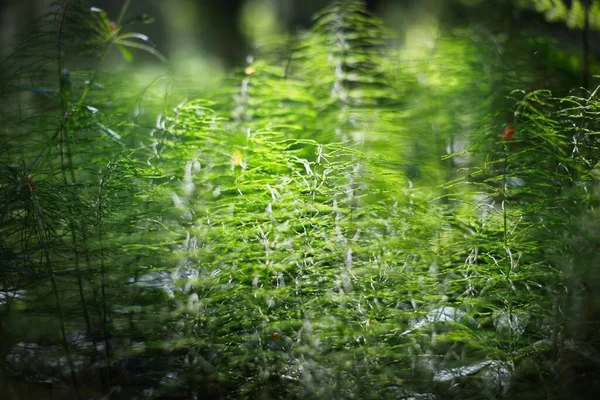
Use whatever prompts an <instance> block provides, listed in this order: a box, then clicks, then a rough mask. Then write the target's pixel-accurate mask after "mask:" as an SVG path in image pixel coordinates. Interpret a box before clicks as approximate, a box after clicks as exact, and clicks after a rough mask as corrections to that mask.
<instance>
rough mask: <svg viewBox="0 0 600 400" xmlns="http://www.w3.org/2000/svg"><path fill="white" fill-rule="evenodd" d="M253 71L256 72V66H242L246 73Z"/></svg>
mask: <svg viewBox="0 0 600 400" xmlns="http://www.w3.org/2000/svg"><path fill="white" fill-rule="evenodd" d="M255 72H256V68H254V67H251V66H248V67H246V68H244V73H245V74H246V75H252V74H253V73H255Z"/></svg>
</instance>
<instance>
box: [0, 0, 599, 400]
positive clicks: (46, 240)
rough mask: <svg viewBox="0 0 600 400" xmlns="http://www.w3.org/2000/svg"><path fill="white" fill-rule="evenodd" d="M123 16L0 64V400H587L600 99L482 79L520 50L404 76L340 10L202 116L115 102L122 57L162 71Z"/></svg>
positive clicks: (352, 16)
mask: <svg viewBox="0 0 600 400" xmlns="http://www.w3.org/2000/svg"><path fill="white" fill-rule="evenodd" d="M128 4H129V1H126V2H125V6H124V7H123V10H122V12H121V14H120V15H119V16H118V17H117V18H116V20H114V21H113V20H111V19H110V17H109V16H108V15H107V14H106V13H105V12H104V11H102V10H99V9H96V8H92V9H89V8H88V7H87V6H86V5H85V4H84V2H79V1H59V2H57V3H56V10H55V11H53V12H52V13H51V14H49V15H48V16H46V18H45V19H43V22H45V23H46V24H47V25H43V26H46V27H49V28H48V29H50V31H51V34H48V33H47V32H48V31H42V33H40V34H33V35H31V36H30V37H28V38H27V40H26V42H25V44H24V45H23V47H22V48H19V49H17V51H16V52H15V55H13V57H9V59H8V60H7V61H6V65H7V68H8V69H7V70H9V71H11V75H10V76H9V77H8V78H7V79H6V82H4V85H3V92H2V95H3V97H2V100H1V101H0V113H2V119H3V121H6V123H4V124H3V126H2V127H0V140H1V143H0V145H1V146H2V147H3V148H5V149H7V150H8V151H5V152H3V153H2V154H1V155H0V163H1V164H2V173H1V174H0V220H1V224H0V255H1V258H0V318H1V325H0V360H1V361H0V366H1V369H0V379H2V381H3V383H2V385H3V386H0V388H1V389H0V390H2V391H3V392H5V393H8V394H9V396H12V397H11V398H15V399H19V398H27V396H28V395H34V393H35V392H34V390H37V389H33V388H29V389H28V390H29V391H28V392H24V393H26V394H22V391H23V390H25V389H23V388H22V387H21V386H19V384H18V382H19V381H18V379H24V380H27V381H29V382H35V383H36V384H39V385H40V389H39V390H40V391H42V390H45V389H42V388H41V387H42V386H41V385H42V384H47V385H50V386H51V387H52V388H53V389H52V393H53V394H52V396H55V397H56V398H74V397H73V396H79V397H80V398H99V397H98V396H104V397H103V398H310V399H312V398H314V399H319V398H324V397H327V396H331V397H333V398H340V399H346V398H348V399H351V398H356V399H369V398H373V399H381V398H390V399H391V398H423V399H425V398H427V399H449V398H457V399H458V398H460V399H467V398H470V399H480V398H492V399H494V398H523V399H525V398H527V399H529V398H532V399H533V398H561V397H564V396H567V395H568V394H572V391H573V390H574V389H573V388H578V389H577V390H578V391H577V393H576V395H577V396H579V397H577V398H586V397H585V396H587V395H590V394H592V393H594V392H595V391H596V390H598V385H599V384H600V380H598V379H596V378H594V379H589V378H588V377H589V376H591V375H593V374H595V373H597V372H598V363H599V362H600V361H599V360H600V357H599V355H598V353H597V345H598V334H597V333H596V332H597V331H598V330H597V329H596V328H597V325H598V323H597V318H596V317H595V314H596V313H597V312H598V311H597V310H598V307H597V305H596V304H595V303H594V298H593V291H594V290H597V288H600V282H598V281H597V277H596V274H595V273H594V271H593V267H594V265H595V262H596V261H597V259H598V252H597V247H598V243H597V235H595V233H597V226H596V225H597V222H598V221H599V216H598V215H597V214H598V213H597V210H596V208H597V203H598V178H599V174H598V173H599V169H598V168H599V167H598V162H599V154H600V153H599V152H598V139H597V135H598V132H599V125H600V123H599V122H598V118H597V116H598V112H599V110H600V100H599V99H598V91H597V89H596V90H594V91H591V92H590V91H587V90H585V89H578V90H574V91H572V92H570V93H569V94H567V95H566V96H563V97H556V96H554V95H553V94H552V92H551V91H550V90H528V91H522V90H518V89H519V88H518V87H509V86H508V85H501V84H500V83H499V81H500V80H501V79H500V78H498V76H500V77H504V75H502V71H500V72H498V75H494V74H495V72H493V71H494V68H497V64H495V60H494V58H493V57H489V54H490V52H494V51H498V52H500V51H504V50H507V51H509V50H510V51H514V50H515V49H514V48H510V47H509V44H507V43H505V42H502V41H489V42H486V41H484V40H482V41H480V42H477V41H473V40H469V39H468V38H469V35H468V33H464V34H463V35H456V36H454V37H453V36H451V35H447V36H443V37H441V38H439V40H438V41H437V42H436V43H435V46H432V47H431V54H429V55H427V56H423V57H422V58H417V59H413V58H411V53H410V52H411V48H410V46H408V45H407V46H398V43H397V41H396V40H395V39H394V36H393V34H392V33H391V32H389V31H388V30H386V28H385V27H384V25H383V24H382V23H381V22H380V21H379V20H377V19H376V18H374V17H372V16H371V15H369V14H368V13H367V12H366V11H365V9H364V6H363V4H362V3H360V2H355V1H341V2H336V3H335V4H333V5H332V6H330V7H328V8H326V9H324V10H323V11H322V12H321V13H320V14H319V15H317V16H316V18H315V23H314V27H313V28H312V29H311V30H310V31H309V32H307V33H305V34H302V35H298V37H297V38H296V39H295V40H294V42H293V43H294V45H293V49H292V51H287V52H285V53H282V52H281V51H280V50H281V49H280V47H279V46H280V45H281V43H277V44H275V45H273V47H267V48H262V49H258V50H257V54H256V55H255V56H254V57H249V59H248V64H247V65H246V66H245V67H244V69H243V70H239V71H235V72H233V73H231V75H229V77H228V78H227V79H225V81H224V82H223V84H222V85H221V86H219V88H217V89H215V90H214V91H211V92H208V93H202V97H201V98H195V99H188V100H184V99H182V98H178V95H177V93H175V92H173V91H172V90H171V88H172V87H173V84H172V83H170V82H169V81H170V80H172V79H176V77H175V78H168V77H164V76H159V77H157V78H155V79H153V80H151V81H150V82H149V83H146V84H145V85H140V87H138V88H135V87H132V88H131V90H128V91H127V93H122V92H121V93H118V95H117V92H116V91H117V88H118V87H120V86H121V85H123V84H124V82H126V81H132V79H131V75H130V74H131V72H130V70H128V69H123V70H120V71H117V72H116V73H113V72H111V71H110V69H108V68H106V67H105V66H104V65H105V63H106V62H107V59H110V58H111V57H112V56H113V52H114V51H117V52H118V53H117V54H120V55H121V56H122V58H123V59H124V60H125V61H132V60H133V57H134V53H135V52H137V51H145V52H146V53H149V54H150V55H152V56H154V57H156V58H157V59H158V60H159V61H161V62H162V61H166V59H165V58H164V56H163V55H162V54H161V53H160V52H158V51H157V50H156V49H155V48H154V47H152V45H151V42H150V41H149V39H148V38H147V37H146V36H145V35H142V34H140V33H134V32H129V31H128V29H127V27H128V26H129V23H140V22H150V19H149V18H148V17H138V18H131V19H130V20H126V18H125V15H126V12H127V6H128ZM82 21H84V22H83V23H82ZM44 32H45V33H44ZM523 45H524V46H526V45H527V44H523ZM36 46H37V47H38V48H43V49H49V48H52V46H54V47H53V48H54V49H55V51H56V54H55V56H52V57H50V60H51V61H48V60H47V59H46V58H43V57H38V56H37V55H32V54H30V53H28V52H29V51H30V50H31V49H33V48H36ZM56 49H57V50H56ZM412 50H414V49H412ZM21 55H23V57H24V58H25V59H27V60H31V62H30V63H28V64H27V63H24V62H22V59H23V58H20V57H21ZM450 57H452V61H453V62H454V63H455V64H454V65H453V66H452V68H450V67H449V66H448V65H447V63H446V60H447V59H448V58H450ZM83 64H87V65H92V67H91V68H81V65H83ZM482 71H483V72H482ZM513 72H514V74H515V76H516V77H517V78H519V79H521V78H522V79H523V81H535V78H536V77H537V76H536V73H537V71H531V70H516V71H513ZM486 73H487V74H489V75H490V77H491V78H494V79H488V80H483V79H482V74H486ZM559 78H560V79H559ZM559 78H557V79H558V80H561V79H562V77H559ZM132 86H134V85H133V84H132ZM499 87H501V88H500V89H499ZM499 90H501V91H502V96H499V95H498V91H499ZM7 99H8V100H7ZM11 99H13V101H10V100H11ZM499 110H500V111H499ZM507 116H508V117H507ZM576 366H579V367H580V368H582V369H581V370H577V369H576ZM583 369H586V370H587V371H588V373H587V374H584V373H583ZM590 371H591V372H590ZM592 372H593V374H592ZM594 376H595V375H594ZM583 385H585V386H584V387H583ZM582 387H583V388H582ZM40 393H42V392H40ZM40 393H35V395H37V396H39V395H40ZM44 393H45V392H44ZM94 396H96V397H94ZM552 396H554V397H552ZM573 396H575V395H573Z"/></svg>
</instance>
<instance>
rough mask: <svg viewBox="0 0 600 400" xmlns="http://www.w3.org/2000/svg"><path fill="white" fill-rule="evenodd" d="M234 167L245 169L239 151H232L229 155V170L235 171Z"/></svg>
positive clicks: (244, 163) (244, 162) (242, 156)
mask: <svg viewBox="0 0 600 400" xmlns="http://www.w3.org/2000/svg"><path fill="white" fill-rule="evenodd" d="M236 167H240V168H241V169H246V161H245V160H244V155H243V154H242V152H241V151H239V150H236V151H234V152H233V154H232V155H231V169H235V168H236Z"/></svg>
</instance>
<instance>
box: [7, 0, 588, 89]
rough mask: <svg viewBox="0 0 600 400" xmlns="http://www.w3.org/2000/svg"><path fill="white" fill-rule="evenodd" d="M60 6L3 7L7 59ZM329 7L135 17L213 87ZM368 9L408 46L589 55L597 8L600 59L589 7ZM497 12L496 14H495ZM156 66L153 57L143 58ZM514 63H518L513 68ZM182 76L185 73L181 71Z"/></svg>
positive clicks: (177, 61) (181, 64)
mask: <svg viewBox="0 0 600 400" xmlns="http://www.w3.org/2000/svg"><path fill="white" fill-rule="evenodd" d="M52 2H53V1H52V0H0V54H2V55H4V56H6V55H7V54H9V53H10V51H11V49H12V48H14V46H15V44H16V43H17V42H18V38H19V36H20V35H23V34H25V33H27V32H29V30H30V29H31V28H32V27H33V25H34V23H35V21H36V20H37V19H38V18H40V17H41V16H42V15H43V14H44V13H47V12H48V11H49V10H51V9H52V8H51V5H52ZM329 3H330V1H327V0H169V1H164V0H133V1H132V2H131V6H130V8H129V11H128V14H130V15H139V14H148V15H150V16H151V17H152V18H153V19H154V20H155V22H154V23H153V24H151V25H149V26H145V27H144V33H145V34H147V35H148V36H149V37H150V38H151V39H152V41H153V42H154V44H155V45H156V48H157V49H158V50H159V51H160V52H162V53H163V54H165V55H166V56H167V58H169V60H171V61H172V63H173V65H174V67H173V68H180V69H186V68H187V69H190V70H193V71H194V73H195V74H196V79H200V80H205V79H206V80H211V79H213V78H214V77H215V74H219V72H221V71H222V70H223V68H228V67H232V66H240V65H243V64H244V62H245V60H246V57H247V56H248V55H249V54H251V53H252V52H253V51H254V49H256V48H257V47H260V46H261V44H264V43H266V42H268V41H269V38H273V37H279V38H280V37H281V36H286V35H288V34H291V33H297V32H299V31H303V30H306V29H308V28H309V27H310V26H311V21H312V17H313V15H314V14H315V13H316V12H318V11H319V10H321V9H322V8H323V7H325V6H327V5H328V4H329ZM365 3H366V5H367V9H368V10H369V11H370V12H372V13H373V14H374V15H376V16H377V17H379V18H381V19H383V21H384V22H385V23H386V25H387V27H388V28H390V29H391V30H392V31H394V33H395V34H396V35H397V37H398V38H399V39H400V40H401V41H402V40H404V41H406V42H408V41H409V40H413V39H414V37H415V36H417V37H420V38H421V39H426V38H427V36H432V35H433V36H436V35H439V34H440V32H449V31H453V30H457V29H464V28H468V29H470V30H472V31H473V32H478V33H479V34H482V32H484V31H485V32H487V33H489V34H499V33H502V34H504V35H507V36H508V37H509V38H515V39H516V38H519V35H520V33H521V32H526V31H527V32H530V31H534V32H536V34H537V35H540V36H543V37H547V38H549V39H551V40H552V41H554V42H555V44H556V45H557V46H558V48H562V49H565V50H566V51H569V49H573V50H574V52H575V53H577V54H578V55H580V54H581V45H582V43H581V42H582V30H584V28H585V27H584V15H583V13H584V10H585V7H590V6H591V8H592V9H591V18H590V21H589V23H590V27H589V28H588V30H589V32H588V35H589V39H588V44H587V45H588V47H589V51H590V52H591V53H592V54H594V55H596V56H597V55H598V54H600V40H598V39H600V37H599V35H598V33H597V32H598V29H597V28H598V26H600V19H599V18H597V16H598V10H597V8H598V5H597V4H591V3H592V2H588V1H587V0H583V1H582V0H576V1H571V0H566V1H559V2H554V1H544V0H529V1H528V0H488V1H482V0H368V1H366V2H365ZM89 4H90V6H93V7H98V8H101V9H104V10H106V11H107V13H108V15H109V16H113V17H114V18H116V16H117V15H118V13H119V10H120V8H121V6H122V4H123V1H122V0H90V1H89ZM490 10H493V12H490ZM140 60H142V61H144V60H153V59H152V58H151V57H146V58H144V57H138V62H139V61H140ZM505 61H506V62H507V63H512V62H515V61H518V60H510V59H507V60H505ZM178 72H179V73H181V72H182V71H181V70H180V71H178Z"/></svg>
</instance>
